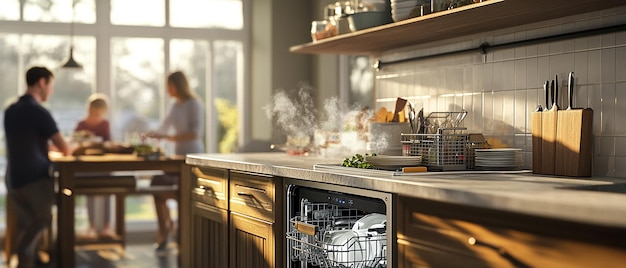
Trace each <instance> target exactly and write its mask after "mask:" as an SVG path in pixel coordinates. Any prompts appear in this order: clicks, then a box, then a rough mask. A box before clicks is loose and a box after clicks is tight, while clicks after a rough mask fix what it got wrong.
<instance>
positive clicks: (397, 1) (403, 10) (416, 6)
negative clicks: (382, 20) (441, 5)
mask: <svg viewBox="0 0 626 268" xmlns="http://www.w3.org/2000/svg"><path fill="white" fill-rule="evenodd" d="M423 2H428V3H429V5H428V6H424V7H422V5H423V4H422V3H423ZM422 8H425V9H426V8H427V9H428V12H430V1H424V0H391V18H392V19H393V21H401V20H405V19H408V18H412V17H417V16H419V15H421V14H422V12H421V9H422ZM414 10H415V12H414ZM424 12H426V11H424Z"/></svg>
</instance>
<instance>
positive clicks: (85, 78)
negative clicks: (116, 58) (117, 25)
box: [20, 35, 96, 135]
mask: <svg viewBox="0 0 626 268" xmlns="http://www.w3.org/2000/svg"><path fill="white" fill-rule="evenodd" d="M74 44H75V45H74V59H75V60H76V61H78V62H79V63H80V64H82V65H83V68H84V69H83V70H69V69H61V68H59V67H60V66H61V65H62V64H63V63H64V62H65V61H66V60H67V58H68V57H69V39H68V37H66V36H57V35H24V36H23V38H22V48H23V51H24V52H25V53H24V54H23V58H24V67H25V69H28V68H30V67H32V66H36V65H38V66H45V67H47V68H49V69H51V70H52V71H53V72H54V77H55V86H54V93H53V94H52V96H51V97H50V99H49V100H48V101H47V102H46V103H45V104H44V105H45V106H47V107H48V108H49V109H50V111H51V112H52V115H53V116H54V118H55V120H56V121H57V124H58V126H59V130H60V131H61V133H62V134H64V135H69V134H71V133H72V132H73V130H74V128H75V127H76V124H77V123H78V121H79V120H81V119H82V118H83V117H84V116H85V114H86V110H85V103H86V101H87V98H88V97H89V95H90V94H91V93H92V92H93V90H94V84H95V54H96V40H95V38H93V37H80V36H77V37H75V38H74ZM24 72H26V70H23V71H22V73H24ZM22 92H23V90H22V89H20V94H21V93H22Z"/></svg>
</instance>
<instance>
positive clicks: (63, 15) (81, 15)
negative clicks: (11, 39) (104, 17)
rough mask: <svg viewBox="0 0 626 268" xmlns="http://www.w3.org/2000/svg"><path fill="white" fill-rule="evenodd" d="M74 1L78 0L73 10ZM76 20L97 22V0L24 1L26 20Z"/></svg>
mask: <svg viewBox="0 0 626 268" xmlns="http://www.w3.org/2000/svg"><path fill="white" fill-rule="evenodd" d="M72 1H76V5H75V6H74V11H73V12H72ZM72 13H73V16H74V22H80V23H95V22H96V5H95V0H48V1H42V0H26V1H25V3H24V20H25V21H41V22H72Z"/></svg>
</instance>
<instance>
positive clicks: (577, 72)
mask: <svg viewBox="0 0 626 268" xmlns="http://www.w3.org/2000/svg"><path fill="white" fill-rule="evenodd" d="M587 66H588V60H587V51H582V52H576V54H575V55H574V76H575V77H576V83H577V84H579V85H580V84H587V83H588V81H589V80H588V79H587V77H588V75H587V72H588V69H587V68H588V67H587Z"/></svg>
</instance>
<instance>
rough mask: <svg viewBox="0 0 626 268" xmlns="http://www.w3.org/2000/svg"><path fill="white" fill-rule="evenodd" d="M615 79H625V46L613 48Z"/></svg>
mask: <svg viewBox="0 0 626 268" xmlns="http://www.w3.org/2000/svg"><path fill="white" fill-rule="evenodd" d="M615 81H626V46H623V47H618V48H616V49H615Z"/></svg>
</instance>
